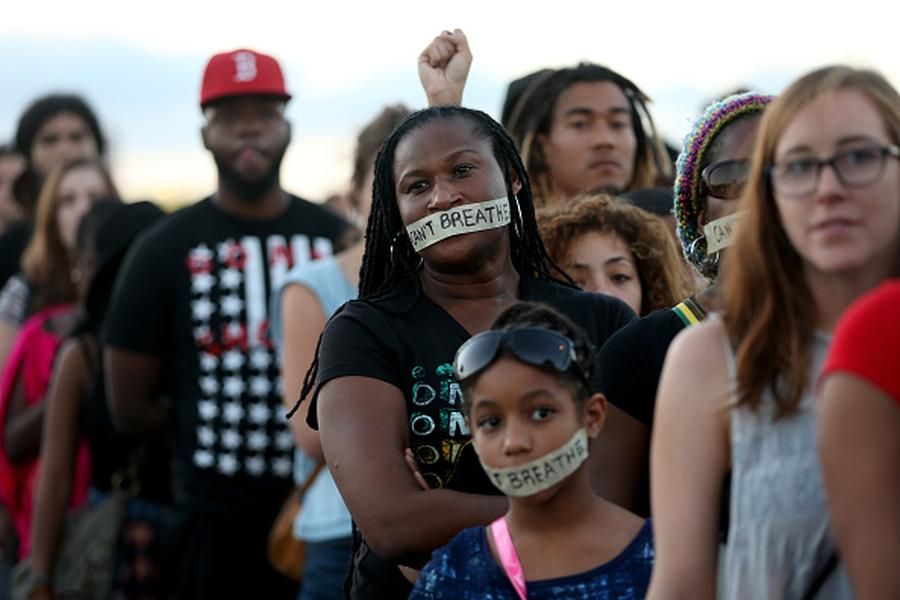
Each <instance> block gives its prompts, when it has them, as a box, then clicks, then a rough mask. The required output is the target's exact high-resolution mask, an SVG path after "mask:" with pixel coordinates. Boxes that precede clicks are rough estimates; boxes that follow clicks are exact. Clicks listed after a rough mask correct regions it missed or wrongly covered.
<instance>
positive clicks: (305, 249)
mask: <svg viewBox="0 0 900 600" xmlns="http://www.w3.org/2000/svg"><path fill="white" fill-rule="evenodd" d="M347 227H348V225H347V223H346V222H345V221H344V220H343V219H341V218H340V217H338V216H336V215H334V214H333V213H331V212H329V211H328V210H327V209H325V208H322V207H320V206H317V205H315V204H312V203H310V202H307V201H306V200H302V199H300V198H297V197H293V196H292V197H290V203H289V205H288V207H287V208H286V209H285V210H284V211H283V212H282V213H281V214H280V215H279V216H277V217H275V218H272V219H263V220H252V219H244V218H239V217H236V216H234V215H231V214H229V213H226V212H225V211H223V210H221V209H220V208H219V207H217V206H216V205H215V203H214V202H213V201H212V199H211V198H206V199H204V200H202V201H200V202H198V203H197V204H194V205H192V206H189V207H187V208H184V209H182V210H180V211H178V212H176V213H174V214H173V215H171V216H169V217H167V218H166V219H165V220H163V221H162V222H161V223H159V224H158V225H156V226H154V228H153V229H152V230H150V231H149V232H148V233H147V234H146V235H144V236H143V237H142V238H141V239H140V240H139V241H138V242H137V243H136V245H135V247H134V248H133V249H132V251H131V252H130V254H129V256H128V258H127V259H126V262H125V264H124V265H123V267H122V270H121V272H120V275H119V279H118V281H117V282H116V286H115V290H114V292H113V299H112V303H111V306H110V309H109V312H108V315H107V321H106V326H105V331H104V339H105V342H106V343H107V344H109V345H110V346H113V347H116V348H120V349H123V350H128V351H131V352H136V353H140V354H147V355H152V356H156V357H159V358H160V359H161V360H162V366H163V373H162V378H163V393H164V394H166V395H167V396H168V397H169V398H170V399H171V401H172V436H173V465H172V473H173V495H174V497H175V501H176V503H177V504H179V505H181V506H185V507H187V508H189V509H192V510H200V511H209V512H216V513H220V514H236V513H240V512H243V511H245V510H252V509H253V508H254V507H263V506H265V507H267V508H270V507H277V506H278V504H279V503H280V501H282V500H283V498H284V494H285V493H286V491H287V489H288V488H289V487H290V486H291V484H292V483H291V475H292V465H293V458H292V457H293V451H294V442H293V438H292V436H291V433H290V431H289V430H288V427H287V422H286V420H285V418H284V412H285V411H284V409H283V405H282V401H281V395H280V394H281V382H280V375H279V367H278V361H277V357H276V352H275V349H274V346H273V344H272V338H271V336H270V334H269V330H268V323H269V294H270V291H271V290H273V289H276V288H278V287H279V285H280V283H281V280H282V278H283V277H284V276H285V274H286V273H287V272H288V271H289V270H290V269H291V267H293V266H295V265H297V264H300V263H302V262H305V261H309V260H313V259H315V258H318V257H321V256H325V255H330V254H332V252H333V249H334V248H333V246H334V243H335V240H337V239H338V238H339V237H340V236H341V235H342V234H343V233H344V232H345V231H346V229H347Z"/></svg>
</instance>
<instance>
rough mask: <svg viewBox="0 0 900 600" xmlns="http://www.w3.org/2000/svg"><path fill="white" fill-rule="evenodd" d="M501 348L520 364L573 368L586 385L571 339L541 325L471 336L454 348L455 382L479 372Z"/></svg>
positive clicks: (557, 368) (564, 369)
mask: <svg viewBox="0 0 900 600" xmlns="http://www.w3.org/2000/svg"><path fill="white" fill-rule="evenodd" d="M503 348H506V349H507V350H509V351H510V352H511V353H512V354H513V356H515V357H516V358H517V359H518V360H520V361H522V362H523V363H526V364H529V365H533V366H535V367H551V368H553V369H554V370H556V371H557V372H559V373H567V372H569V371H570V370H571V371H574V372H575V374H576V375H577V376H578V377H579V379H581V380H582V382H584V383H585V385H587V375H586V373H585V371H584V370H583V369H582V368H581V365H579V364H578V360H577V357H576V355H575V344H574V343H573V342H572V340H570V339H569V338H567V337H566V336H564V335H562V334H559V333H556V332H555V331H550V330H549V329H543V328H540V327H523V328H521V329H514V330H512V331H497V330H491V331H485V332H482V333H479V334H477V335H475V336H472V337H471V338H469V340H468V341H466V343H464V344H463V345H462V346H460V347H459V350H457V351H456V360H454V361H453V373H454V375H455V376H456V379H457V381H459V382H463V381H465V380H466V379H469V378H470V377H474V376H475V375H477V374H478V373H480V372H482V371H483V370H484V369H486V368H487V367H488V366H490V365H491V363H493V362H494V360H495V359H496V358H497V355H498V354H500V350H501V349H503Z"/></svg>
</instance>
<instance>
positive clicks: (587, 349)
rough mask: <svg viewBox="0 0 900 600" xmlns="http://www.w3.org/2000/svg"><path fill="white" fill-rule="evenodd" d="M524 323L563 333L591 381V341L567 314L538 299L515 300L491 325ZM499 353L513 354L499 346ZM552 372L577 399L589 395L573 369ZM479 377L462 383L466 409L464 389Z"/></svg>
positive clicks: (501, 326) (515, 326)
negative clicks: (565, 371) (532, 300)
mask: <svg viewBox="0 0 900 600" xmlns="http://www.w3.org/2000/svg"><path fill="white" fill-rule="evenodd" d="M524 327H540V328H542V329H548V330H550V331H555V332H556V333H559V334H561V335H564V336H566V337H567V338H569V339H570V340H572V343H573V344H574V345H575V360H576V361H577V363H578V366H579V367H580V368H581V371H582V373H583V374H584V376H585V378H586V379H587V380H589V381H590V378H591V375H592V372H593V362H594V356H595V349H594V345H593V344H591V341H590V339H588V337H587V335H586V334H585V333H584V331H583V330H582V329H581V327H579V326H577V325H575V323H573V322H572V321H571V320H569V318H568V317H566V316H565V315H563V314H561V313H559V312H558V311H556V310H555V309H553V308H551V307H550V306H547V305H546V304H540V303H538V302H516V303H515V304H513V305H512V306H510V307H509V308H507V309H506V310H504V311H503V312H502V313H500V315H498V316H497V319H496V320H495V321H494V323H493V324H492V325H491V329H492V330H495V331H514V330H516V329H522V328H524ZM500 356H513V355H512V354H510V352H509V351H508V350H506V349H503V350H501V352H500ZM552 372H553V374H554V375H557V376H559V377H560V378H561V379H562V380H563V381H564V382H565V383H566V387H567V388H568V389H569V390H570V391H571V392H572V396H573V397H574V398H575V400H576V402H579V403H580V402H584V401H585V400H586V399H587V398H588V396H590V390H589V389H588V388H587V386H586V385H585V383H584V381H582V380H581V379H580V378H579V377H577V376H576V375H575V374H573V373H572V372H568V373H562V374H559V373H557V372H556V371H552ZM477 380H478V377H477V376H476V377H472V378H471V379H468V380H466V381H465V382H464V384H462V385H461V388H462V392H463V404H464V406H465V408H466V411H468V409H469V406H468V403H467V402H466V401H465V398H466V396H467V395H468V394H467V393H466V392H467V391H468V390H469V389H471V386H472V385H474V383H475V382H476V381H477Z"/></svg>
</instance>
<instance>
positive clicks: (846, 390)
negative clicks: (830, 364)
mask: <svg viewBox="0 0 900 600" xmlns="http://www.w3.org/2000/svg"><path fill="white" fill-rule="evenodd" d="M821 396H822V397H821V405H820V407H819V410H820V413H819V416H818V419H817V426H818V445H819V453H820V455H821V457H822V472H823V477H824V480H825V492H826V494H827V498H828V510H829V512H830V513H831V518H832V526H833V529H834V533H835V537H836V538H837V542H838V547H839V549H840V556H841V560H842V561H844V563H845V564H846V565H847V571H848V574H849V575H850V579H851V581H852V582H853V588H854V592H855V593H856V597H857V598H859V600H875V599H879V600H881V599H885V600H886V599H888V598H890V599H895V598H900V405H898V404H897V402H896V400H894V399H893V398H891V397H889V396H888V395H887V394H885V393H884V392H883V391H881V390H880V389H878V388H876V387H874V386H873V385H871V384H870V383H868V382H867V381H865V380H863V379H860V378H857V377H856V376H854V375H849V374H846V373H841V372H838V373H835V374H834V375H831V376H830V377H828V378H827V379H826V380H825V382H824V384H823V385H822V394H821Z"/></svg>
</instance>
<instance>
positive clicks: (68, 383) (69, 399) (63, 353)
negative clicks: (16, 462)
mask: <svg viewBox="0 0 900 600" xmlns="http://www.w3.org/2000/svg"><path fill="white" fill-rule="evenodd" d="M88 377H89V376H88V366H87V364H86V363H85V360H84V354H83V351H82V349H81V348H80V347H79V342H78V341H75V340H72V341H69V342H66V343H65V344H64V345H63V347H62V349H61V350H60V354H59V359H58V360H57V363H56V367H55V368H54V370H53V377H52V379H51V380H50V386H49V388H48V390H47V398H46V400H45V404H46V405H47V415H46V419H45V420H44V436H43V437H44V444H43V447H42V448H41V474H40V479H39V480H38V487H37V496H36V498H35V506H34V513H33V515H32V524H31V531H32V534H31V539H32V547H31V568H32V570H33V571H34V572H35V573H40V574H48V573H50V571H51V569H52V567H53V557H54V555H55V554H56V545H57V540H58V539H59V534H60V531H61V529H62V524H63V519H64V517H65V514H66V506H68V503H69V494H70V492H71V489H72V477H73V472H74V462H75V454H76V443H77V440H78V415H79V412H80V410H81V404H82V402H83V401H84V398H85V397H86V395H87V393H88Z"/></svg>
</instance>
